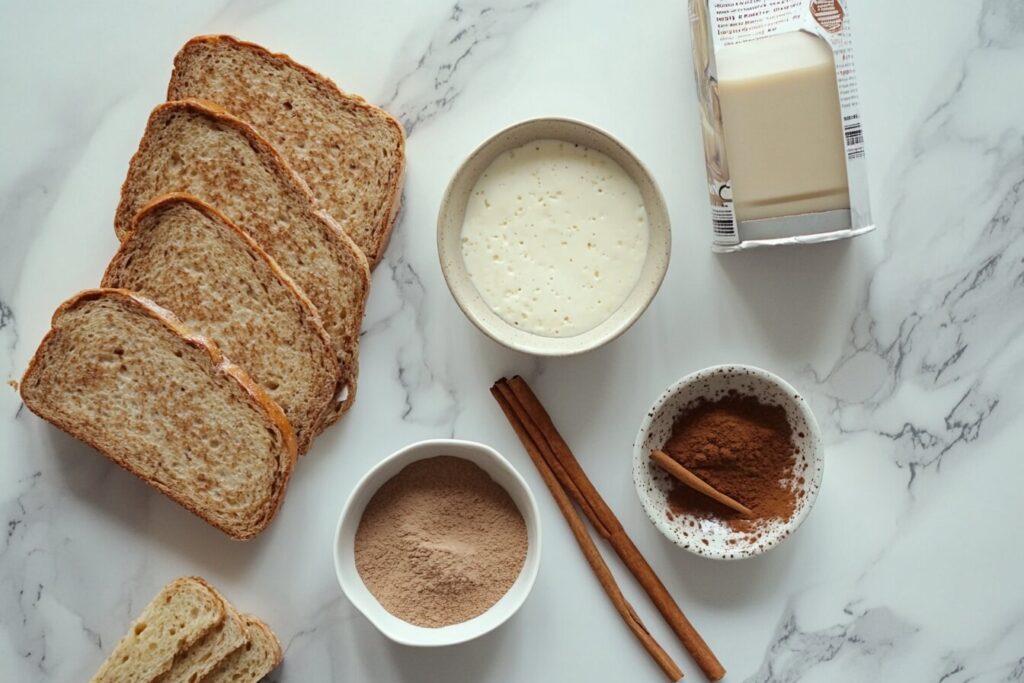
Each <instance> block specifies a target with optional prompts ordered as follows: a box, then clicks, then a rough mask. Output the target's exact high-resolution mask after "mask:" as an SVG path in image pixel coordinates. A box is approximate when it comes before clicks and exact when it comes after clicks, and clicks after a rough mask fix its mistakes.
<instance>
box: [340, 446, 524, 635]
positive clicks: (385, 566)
mask: <svg viewBox="0 0 1024 683" xmlns="http://www.w3.org/2000/svg"><path fill="white" fill-rule="evenodd" d="M526 549H527V533H526V523H525V522H524V521H523V516H522V514H521V513H520V512H519V508H517V507H516V504H515V502H514V501H513V500H512V498H511V497H510V496H509V495H508V492H507V491H505V489H503V488H502V487H501V486H499V485H498V484H497V483H495V482H494V480H492V479H491V478H490V476H488V474H487V473H486V472H484V471H483V470H482V469H480V467H478V466H477V465H475V464H473V463H471V462H469V461H468V460H463V459H462V458H456V457H452V456H438V457H434V458H427V459H425V460H419V461H417V462H414V463H412V464H410V465H408V466H406V467H405V468H404V469H403V470H402V471H401V472H399V473H398V474H397V475H395V476H394V477H392V478H391V479H390V480H388V481H387V482H386V483H385V484H384V485H383V486H382V487H381V488H380V489H379V490H378V491H377V493H375V494H374V496H373V498H371V499H370V502H369V504H367V506H366V510H365V511H364V512H363V517H362V519H361V520H360V521H359V528H358V529H357V530H356V538H355V561H356V568H357V569H358V570H359V575H360V576H361V577H362V579H363V582H364V583H365V584H366V587H367V588H368V589H369V590H370V592H371V593H372V594H373V595H374V597H376V598H377V600H378V601H379V602H380V604H381V605H382V606H383V607H384V609H386V610H387V611H388V612H390V613H391V614H393V615H395V616H396V617H398V618H399V619H403V620H405V621H407V622H409V623H411V624H415V625H417V626H427V627H440V626H447V625H449V624H456V623H459V622H463V621H467V620H469V619H472V618H473V617H476V616H479V615H480V614H482V613H484V612H485V611H487V610H488V609H489V608H490V607H491V606H492V605H494V603H496V602H497V601H498V600H500V599H501V597H502V596H503V595H505V593H507V592H508V590H509V588H511V587H512V584H513V583H515V580H516V578H517V577H518V576H519V572H520V570H522V567H523V564H524V562H525V561H526Z"/></svg>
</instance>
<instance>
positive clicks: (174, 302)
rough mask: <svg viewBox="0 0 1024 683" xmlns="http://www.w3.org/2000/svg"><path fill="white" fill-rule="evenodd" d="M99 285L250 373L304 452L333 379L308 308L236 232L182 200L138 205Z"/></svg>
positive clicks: (330, 357) (333, 363)
mask: <svg viewBox="0 0 1024 683" xmlns="http://www.w3.org/2000/svg"><path fill="white" fill-rule="evenodd" d="M103 286H104V287H117V288H122V289H130V290H132V291H134V292H137V293H139V294H141V295H143V296H145V297H148V298H150V299H153V300H154V301H156V302H157V303H158V304H160V305H161V306H164V307H166V308H169V309H170V310H171V311H172V312H173V313H174V314H175V315H176V316H177V317H178V318H179V319H181V320H182V321H183V322H184V323H185V324H186V325H187V326H188V327H189V328H191V329H192V330H194V331H196V332H198V333H199V334H201V335H203V336H206V337H209V338H210V339H212V340H213V341H214V342H215V343H216V344H217V346H219V347H220V348H221V350H222V351H223V352H224V354H225V355H226V356H227V357H228V358H230V359H231V360H232V361H233V362H235V363H238V364H239V365H241V366H242V367H243V368H245V370H246V372H248V373H249V375H250V376H252V378H253V379H255V380H256V381H257V382H259V383H260V385H261V386H262V387H263V389H264V390H265V391H266V392H267V393H268V394H269V395H270V397H271V398H272V399H274V401H275V402H276V403H277V404H278V405H279V406H280V407H281V410H283V411H284V414H285V416H286V417H287V418H288V421H289V422H291V424H292V427H294V428H295V437H296V439H297V440H298V447H299V452H300V453H305V452H306V451H307V450H308V449H309V444H310V442H311V441H312V438H313V436H314V435H315V434H316V430H317V426H318V424H319V421H320V419H321V417H322V416H323V415H324V413H325V411H327V410H329V409H330V408H331V402H332V401H333V400H334V396H335V394H336V392H337V391H338V390H339V389H340V388H341V387H339V386H338V383H339V380H340V379H341V377H340V373H339V368H338V362H337V359H336V358H335V355H334V350H333V349H332V348H331V340H330V337H329V336H328V335H327V332H326V331H325V330H324V327H323V325H322V324H321V323H320V316H319V315H318V314H317V312H316V309H315V308H314V307H313V304H312V303H310V301H309V299H307V298H306V295H305V294H304V293H303V292H302V291H301V290H299V289H298V287H296V286H295V284H294V283H293V282H292V280H291V278H289V277H288V276H287V275H285V273H284V272H283V271H282V270H281V269H280V267H278V265H277V263H275V262H274V260H273V259H271V258H270V257H269V256H267V254H266V253H265V252H264V251H263V250H262V249H260V247H259V246H258V245H257V244H256V243H255V242H254V241H253V240H252V238H251V237H249V236H248V235H247V234H246V233H244V232H243V231H242V230H240V229H239V228H238V227H236V226H235V225H234V224H232V223H231V222H230V221H229V220H228V219H227V218H226V217H225V216H224V215H223V214H221V213H220V212H218V211H216V210H215V209H213V208H212V207H210V206H208V205H207V204H204V203H203V202H201V201H200V200H198V199H196V198H195V197H192V196H190V195H184V194H172V195H164V196H163V197H160V198H158V199H156V200H154V201H153V202H152V203H150V204H148V205H147V206H146V207H144V208H143V209H142V210H141V211H140V212H139V213H138V214H137V215H136V217H135V220H134V222H133V228H132V230H131V232H130V233H129V234H128V236H127V237H126V238H125V241H124V243H123V244H122V245H121V248H120V250H119V251H118V252H117V254H116V255H115V256H114V258H113V260H111V262H110V265H109V266H107V272H106V274H105V275H104V276H103Z"/></svg>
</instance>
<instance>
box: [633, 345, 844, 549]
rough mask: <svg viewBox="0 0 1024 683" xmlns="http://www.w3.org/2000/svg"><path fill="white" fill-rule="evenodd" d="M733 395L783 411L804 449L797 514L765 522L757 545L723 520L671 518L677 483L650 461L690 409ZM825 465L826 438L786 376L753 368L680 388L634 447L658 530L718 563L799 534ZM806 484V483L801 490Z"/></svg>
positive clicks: (685, 382) (702, 374) (695, 379)
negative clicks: (703, 401) (670, 502)
mask: <svg viewBox="0 0 1024 683" xmlns="http://www.w3.org/2000/svg"><path fill="white" fill-rule="evenodd" d="M730 391H736V392H738V393H741V394H746V395H752V396H756V397H757V398H758V399H760V401H761V402H762V403H767V404H771V405H780V406H782V407H784V408H785V409H786V415H787V417H788V418H789V422H790V425H791V426H792V428H793V441H794V444H795V446H796V448H797V456H796V466H795V468H794V474H795V476H794V484H793V486H794V487H795V490H801V489H802V495H800V496H799V498H798V502H797V506H796V510H795V511H794V512H793V516H792V517H790V518H789V519H788V520H785V521H778V522H767V523H765V524H764V525H763V527H762V528H759V529H758V532H759V534H758V537H757V538H756V540H755V539H753V538H752V535H751V534H749V533H747V532H740V531H734V530H733V529H731V528H730V527H729V526H728V525H727V524H725V523H724V522H723V521H721V520H718V519H714V518H700V517H695V516H693V515H688V514H673V513H671V512H670V510H669V507H668V494H669V492H670V491H671V489H672V482H673V481H674V480H673V479H672V477H670V476H669V475H668V474H666V473H665V472H664V471H662V470H661V468H659V467H657V466H656V465H654V464H653V463H652V462H651V459H650V453H651V451H652V450H654V449H657V448H661V447H662V446H664V445H665V442H666V441H668V438H669V436H670V435H671V433H672V425H673V424H674V423H675V421H676V419H677V418H678V417H679V415H680V414H681V413H682V412H683V411H684V410H685V409H686V408H687V407H688V406H690V405H692V404H693V403H694V402H695V401H698V400H700V399H706V400H715V399H718V398H721V397H723V396H724V395H726V394H727V393H729V392H730ZM823 466H824V454H823V449H822V446H821V434H820V432H819V430H818V423H817V421H816V420H815V419H814V415H813V414H812V413H811V409H810V406H808V405H807V401H805V400H804V398H803V397H802V396H800V394H799V393H797V391H796V389H794V388H793V387H792V386H790V385H789V383H787V382H785V381H784V380H782V379H781V378H779V377H777V376H776V375H773V374H772V373H770V372H768V371H767V370H762V369H760V368H755V367H751V366H749V365H716V366H714V367H710V368H706V369H704V370H700V371H699V372H695V373H693V374H692V375H687V376H686V377H684V378H682V379H681V380H679V381H678V382H676V383H675V384H673V385H672V386H671V387H669V388H668V389H667V390H666V391H665V393H663V394H662V395H661V396H660V397H659V398H658V400H657V401H655V402H654V405H653V406H651V409H650V410H649V411H647V415H646V416H645V417H644V421H643V424H642V425H640V432H639V433H638V434H637V437H636V441H635V442H634V444H633V482H634V483H635V484H636V492H637V495H638V496H640V502H641V503H642V504H643V507H644V510H645V511H646V512H647V516H648V517H650V519H651V521H652V522H653V523H654V526H656V527H658V529H659V530H660V531H661V533H663V534H665V536H667V537H668V538H669V539H670V540H671V541H672V542H673V543H675V544H676V545H678V546H679V547H680V548H684V549H686V550H689V551H690V552H692V553H696V554H697V555H701V556H703V557H710V558H714V559H718V560H738V559H742V558H745V557H753V556H754V555H760V554H761V553H763V552H765V551H767V550H770V549H771V548H774V547H775V546H777V545H778V544H779V543H781V542H782V541H783V540H784V539H786V538H787V537H789V535H790V534H792V533H793V532H794V531H796V529H797V527H799V526H800V524H801V523H802V522H803V521H804V519H805V518H806V517H807V514H808V513H809V512H810V511H811V506H813V505H814V501H815V499H816V498H817V496H818V489H819V488H820V486H821V476H822V471H823ZM800 481H802V482H803V483H802V484H799V483H798V482H800ZM740 502H743V501H740Z"/></svg>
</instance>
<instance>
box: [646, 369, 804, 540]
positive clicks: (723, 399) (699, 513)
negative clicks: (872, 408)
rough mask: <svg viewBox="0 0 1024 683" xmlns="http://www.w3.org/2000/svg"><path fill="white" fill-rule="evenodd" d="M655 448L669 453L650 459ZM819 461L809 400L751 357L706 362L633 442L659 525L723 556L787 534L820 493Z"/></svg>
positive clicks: (658, 405)
mask: <svg viewBox="0 0 1024 683" xmlns="http://www.w3.org/2000/svg"><path fill="white" fill-rule="evenodd" d="M652 451H660V452H661V453H663V454H665V455H667V456H668V458H669V459H670V460H671V462H664V461H663V462H661V463H656V462H654V461H653V460H652V457H651V453H652ZM659 457H660V456H659ZM673 464H678V465H680V466H681V467H680V468H675V467H673ZM823 465H824V457H823V449H822V446H821V435H820V432H819V429H818V424H817V421H816V420H815V419H814V415H813V414H812V413H811V410H810V407H809V406H808V405H807V402H806V401H805V400H804V399H803V397H802V396H800V394H799V393H798V392H797V391H796V390H795V389H794V388H793V387H792V386H790V385H789V384H788V383H787V382H785V381H784V380H782V379H781V378H779V377H778V376H776V375H774V374H772V373H770V372H768V371H767V370H762V369H760V368H756V367H752V366H747V365H719V366H714V367H710V368H707V369H704V370H701V371H699V372H695V373H693V374H691V375H688V376H686V377H684V378H682V379H681V380H679V381H678V382H676V383H675V384H673V385H672V386H671V387H669V388H668V389H667V390H666V391H665V392H664V393H663V394H662V395H661V396H660V397H659V398H658V400H657V401H655V403H654V405H653V406H652V407H651V409H650V410H649V411H648V413H647V415H646V416H645V418H644V421H643V424H642V425H641V427H640V432H639V434H638V435H637V439H636V442H635V443H634V447H633V480H634V483H635V485H636V491H637V494H638V495H639V497H640V501H641V503H642V504H643V507H644V510H645V511H646V513H647V516H648V517H649V518H650V519H651V521H652V522H653V523H654V525H655V526H656V527H657V528H658V529H659V530H660V531H661V532H662V533H663V534H664V535H665V536H666V537H668V538H669V539H670V540H672V541H673V542H674V543H675V544H676V545H678V546H680V547H681V548H684V549H686V550H689V551H690V552H693V553H696V554H697V555H701V556H704V557H710V558H714V559H723V560H734V559H741V558H745V557H752V556H754V555H759V554H761V553H763V552H765V551H767V550H769V549H771V548H774V547H775V546H777V545H778V544H779V543H781V542H782V541H783V540H784V539H786V538H788V537H789V536H790V535H791V534H792V533H793V532H794V531H795V530H796V529H797V527H799V526H800V524H801V523H802V522H803V521H804V519H805V518H806V517H807V515H808V513H809V512H810V510H811V507H812V506H813V504H814V501H815V499H816V498H817V495H818V489H819V488H820V487H821V479H822V472H823ZM673 470H678V472H677V473H676V474H670V472H671V471H673ZM680 473H681V475H683V476H681V475H680ZM687 480H698V481H697V484H698V485H697V486H694V485H693V482H692V481H690V483H689V484H687V483H684V481H687ZM701 484H705V485H707V486H708V487H710V488H711V489H713V490H714V491H712V492H711V494H715V493H717V494H720V495H719V496H717V497H715V496H713V495H709V492H708V491H707V489H705V488H703V487H702V486H701ZM724 498H728V499H729V500H725V501H724V502H723V499H724ZM730 502H731V503H738V505H727V504H725V503H730ZM737 508H746V509H745V510H743V511H739V510H738V509H737Z"/></svg>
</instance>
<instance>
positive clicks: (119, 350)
mask: <svg viewBox="0 0 1024 683" xmlns="http://www.w3.org/2000/svg"><path fill="white" fill-rule="evenodd" d="M52 325H53V326H52V329H51V330H50V332H49V333H48V334H47V335H46V337H45V338H44V339H43V341H42V343H41V344H40V345H39V348H38V349H37V350H36V353H35V356H33V358H32V361H31V362H30V363H29V366H28V370H26V371H25V376H24V377H23V378H22V381H21V396H22V399H23V400H24V401H25V405H27V406H28V407H29V409H30V410H31V411H32V412H34V413H36V414H37V415H39V416H40V417H42V418H43V419H45V420H48V421H49V422H52V423H53V424H54V425H55V426H57V427H59V428H60V429H62V430H64V431H65V432H67V433H68V434H70V435H71V436H74V437H75V438H78V439H80V440H82V441H84V442H85V443H87V444H89V445H90V446H92V447H93V448H95V449H97V450H98V451H100V452H101V453H103V454H104V455H106V456H107V457H108V458H110V459H111V460H113V461H114V462H115V463H117V464H118V465H120V466H121V467H123V468H125V469H126V470H128V471H129V472H132V473H133V474H135V475H136V476H138V477H139V478H141V479H143V480H144V481H146V482H147V483H149V484H150V485H151V486H153V487H154V488H156V489H157V490H159V491H160V492H161V493H164V494H165V495H167V496H169V497H170V498H171V499H173V500H174V501H176V502H177V503H179V504H180V505H182V506H184V507H185V508H187V509H189V510H191V511H192V512H194V513H195V514H197V515H199V516H200V517H202V518H203V519H205V520H206V521H207V522H209V523H210V524H212V525H213V526H215V527H217V528H218V529H220V530H222V531H223V532H224V533H226V534H228V535H230V536H232V537H234V538H238V539H246V538H251V537H253V536H255V535H256V534H258V533H259V532H260V531H262V530H263V529H264V527H266V526H267V524H268V523H269V522H270V520H271V519H272V518H273V517H274V515H275V513H276V512H277V509H278V507H279V505H280V503H281V498H282V496H283V495H284V491H285V487H286V486H287V483H288V477H289V476H290V474H291V471H292V466H293V465H294V462H295V454H296V448H295V436H294V433H293V432H292V428H291V426H290V425H289V424H288V420H287V419H286V418H285V416H284V414H283V413H282V412H281V409H280V408H278V407H277V405H276V404H275V403H274V402H273V401H272V400H270V399H269V398H268V397H267V395H266V394H265V393H264V392H263V391H262V390H261V389H260V388H259V386H258V385H257V384H256V383H255V382H254V381H253V380H252V379H250V378H249V376H248V375H247V374H245V372H244V371H243V370H241V369H240V368H238V367H237V366H235V365H232V364H231V363H229V362H227V361H225V360H224V359H223V357H222V356H221V353H220V351H219V350H218V349H217V347H216V346H215V345H213V344H212V343H211V342H209V341H207V340H206V339H204V338H202V337H198V336H194V335H193V334H192V333H191V332H189V331H188V330H187V329H186V328H185V327H183V326H182V325H181V323H180V322H179V321H178V320H177V319H176V318H175V317H174V316H173V314H171V313H170V312H169V311H167V310H165V309H162V308H160V307H159V306H157V305H156V304H155V303H153V302H152V301H149V300H147V299H144V298H142V297H140V296H138V295H136V294H133V293H131V292H128V291H126V290H119V289H95V290H87V291H84V292H81V293H79V294H78V295H76V296H74V297H73V298H72V299H70V300H69V301H67V302H66V303H64V304H63V305H62V306H61V307H60V308H58V309H57V312H56V313H54V315H53V323H52Z"/></svg>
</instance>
